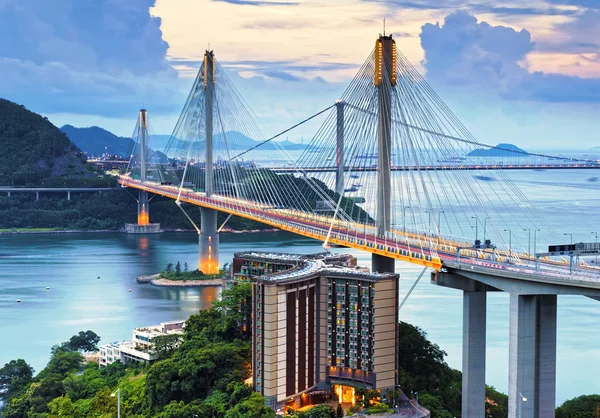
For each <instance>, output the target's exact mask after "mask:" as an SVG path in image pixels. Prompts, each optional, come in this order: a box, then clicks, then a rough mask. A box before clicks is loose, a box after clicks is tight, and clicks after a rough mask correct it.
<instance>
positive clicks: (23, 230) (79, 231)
mask: <svg viewBox="0 0 600 418" xmlns="http://www.w3.org/2000/svg"><path fill="white" fill-rule="evenodd" d="M12 229H13V230H9V228H6V229H1V230H0V235H17V234H83V233H94V234H98V233H109V232H111V233H112V232H118V233H123V234H125V233H126V232H125V231H124V230H123V229H54V230H50V229H49V230H36V228H32V229H31V230H27V228H12ZM39 229H43V228H39ZM161 232H196V230H195V229H180V228H172V229H164V230H162V231H161ZM257 232H281V231H280V230H279V229H277V228H269V229H242V230H236V229H228V228H223V229H222V230H221V233H230V234H254V233H257ZM129 235H143V234H129Z"/></svg>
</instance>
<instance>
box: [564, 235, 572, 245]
mask: <svg viewBox="0 0 600 418" xmlns="http://www.w3.org/2000/svg"><path fill="white" fill-rule="evenodd" d="M563 235H570V236H571V245H573V234H563Z"/></svg>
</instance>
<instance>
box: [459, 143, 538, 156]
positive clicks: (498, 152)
mask: <svg viewBox="0 0 600 418" xmlns="http://www.w3.org/2000/svg"><path fill="white" fill-rule="evenodd" d="M467 155H468V156H469V157H514V156H517V155H527V151H524V150H522V149H521V148H519V147H517V146H516V145H513V144H504V143H502V144H498V145H496V146H495V147H492V148H489V149H487V148H480V149H476V150H473V151H471V152H470V153H468V154H467Z"/></svg>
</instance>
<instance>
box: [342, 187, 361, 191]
mask: <svg viewBox="0 0 600 418" xmlns="http://www.w3.org/2000/svg"><path fill="white" fill-rule="evenodd" d="M357 191H358V187H354V186H352V187H348V188H347V189H344V192H357Z"/></svg>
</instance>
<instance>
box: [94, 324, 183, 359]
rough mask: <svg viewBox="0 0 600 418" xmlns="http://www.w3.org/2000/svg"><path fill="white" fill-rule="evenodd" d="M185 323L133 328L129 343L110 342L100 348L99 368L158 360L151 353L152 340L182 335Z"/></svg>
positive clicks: (155, 355) (156, 356)
mask: <svg viewBox="0 0 600 418" xmlns="http://www.w3.org/2000/svg"><path fill="white" fill-rule="evenodd" d="M184 327H185V321H170V322H161V323H160V324H159V325H150V326H147V327H141V328H135V329H134V330H133V332H132V337H131V340H130V341H124V342H112V343H110V344H106V345H103V346H100V348H99V351H100V358H99V362H98V364H99V366H100V367H106V366H107V365H109V364H111V363H114V362H115V361H120V362H121V363H123V364H125V363H127V362H130V361H137V362H143V363H149V362H152V361H154V360H156V359H157V358H158V355H157V354H156V353H154V352H153V351H152V348H153V346H152V339H153V338H156V337H159V336H162V335H169V334H183V329H184Z"/></svg>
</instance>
